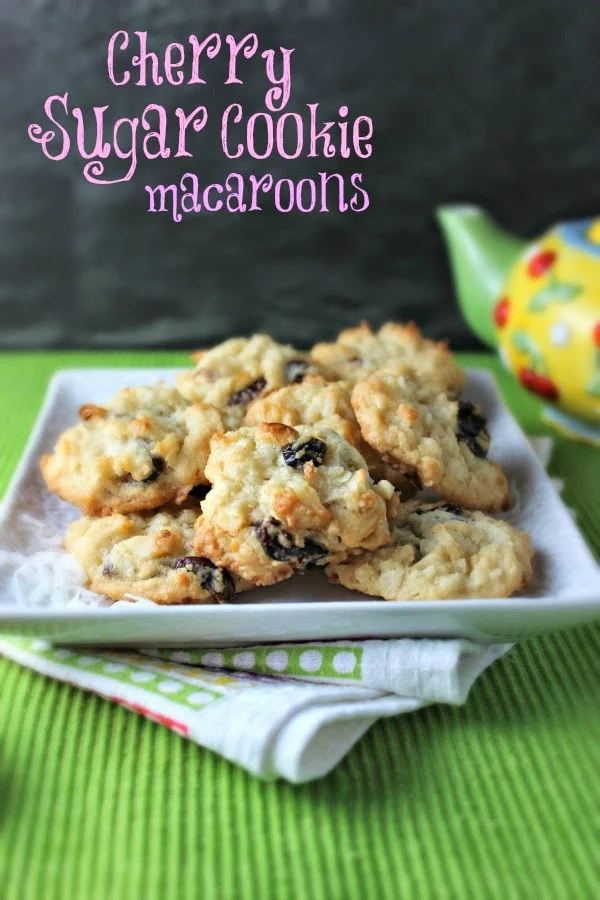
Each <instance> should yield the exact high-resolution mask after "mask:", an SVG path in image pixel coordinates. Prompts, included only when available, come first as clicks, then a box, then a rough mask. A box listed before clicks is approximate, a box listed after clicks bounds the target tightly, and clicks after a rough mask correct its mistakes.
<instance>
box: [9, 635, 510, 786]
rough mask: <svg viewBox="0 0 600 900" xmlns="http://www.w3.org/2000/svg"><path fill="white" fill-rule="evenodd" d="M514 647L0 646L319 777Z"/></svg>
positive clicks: (462, 695)
mask: <svg viewBox="0 0 600 900" xmlns="http://www.w3.org/2000/svg"><path fill="white" fill-rule="evenodd" d="M510 646H511V645H510V644H492V645H479V644H476V643H473V642H471V641H466V640H430V639H419V640H413V639H409V638H405V639H401V640H385V641H378V640H370V641H335V642H322V643H309V644H277V645H269V646H258V647H239V648H227V649H215V650H207V649H202V650H185V651H183V650H155V649H150V650H144V651H140V652H129V651H98V652H87V651H85V652H82V651H81V650H78V649H76V648H72V647H71V648H68V647H55V646H53V645H51V644H49V643H48V642H46V641H42V640H38V639H32V638H21V637H18V638H17V637H10V638H2V639H0V653H3V654H4V655H5V656H7V657H9V658H10V659H13V660H14V661H15V662H18V663H20V664H21V665H24V666H28V667H29V668H31V669H35V670H36V671H38V672H41V673H42V674H44V675H48V676H50V677H52V678H56V679H59V680H61V681H66V682H68V683H70V684H72V685H76V686H78V687H81V688H83V689H84V690H88V691H93V692H94V693H97V694H101V695H102V696H104V697H107V698H109V699H110V700H113V701H115V702H117V703H120V704H122V705H124V706H127V707H129V708H130V709H133V710H135V711H136V712H138V713H141V714H142V715H144V716H147V717H148V718H150V719H154V720H155V721H158V722H160V723H161V724H163V725H165V726H166V727H168V728H170V729H172V730H173V731H176V732H178V733H179V734H181V735H183V736H184V737H187V738H189V739H190V740H193V741H195V742H196V743H198V744H200V745H202V746H203V747H207V748H209V749H210V750H213V751H215V752H216V753H219V754H221V755H222V756H224V757H225V758H226V759H228V760H230V761H231V762H233V763H236V764H238V765H240V766H242V767H243V768H245V769H247V770H248V771H249V772H251V773H253V774H254V775H258V776H260V777H261V778H264V779H274V778H284V779H287V780H288V781H291V782H293V783H296V784H300V783H302V782H306V781H311V780H312V779H315V778H320V777H321V776H323V775H325V774H326V773H327V772H329V771H330V770H331V769H332V768H333V767H334V766H335V765H336V764H337V763H338V762H339V761H340V759H342V758H343V757H344V756H345V755H346V753H347V752H348V751H349V750H350V748H351V747H352V746H353V745H354V744H355V743H356V741H357V740H358V739H359V738H360V737H362V735H363V734H364V733H365V732H366V731H367V729H368V728H370V726H371V725H372V724H373V723H374V722H375V721H376V720H377V719H379V718H381V717H383V716H395V715H399V714H401V713H407V712H413V711H414V710H417V709H420V708H421V707H423V706H427V705H429V704H431V703H450V704H456V705H458V704H462V703H464V702H465V700H466V698H467V695H468V693H469V690H470V688H471V685H472V684H473V682H474V681H475V680H476V679H477V677H478V676H479V675H480V674H481V672H483V670H484V669H485V668H487V666H489V665H490V664H491V663H492V662H493V661H494V660H495V659H497V658H498V657H499V656H502V655H503V654H504V653H506V652H507V651H508V650H509V649H510Z"/></svg>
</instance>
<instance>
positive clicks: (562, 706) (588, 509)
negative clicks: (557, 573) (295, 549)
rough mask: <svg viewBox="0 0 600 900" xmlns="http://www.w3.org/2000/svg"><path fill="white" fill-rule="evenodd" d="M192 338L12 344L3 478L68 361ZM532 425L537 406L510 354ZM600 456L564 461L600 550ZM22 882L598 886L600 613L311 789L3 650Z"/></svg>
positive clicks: (4, 876)
mask: <svg viewBox="0 0 600 900" xmlns="http://www.w3.org/2000/svg"><path fill="white" fill-rule="evenodd" d="M184 359H185V357H184V355H183V354H175V353H136V354H122V353H111V354H108V353H102V354H97V355H94V354H90V353H77V354H66V353H52V354H38V353H36V354H14V355H9V354H4V355H0V411H1V413H2V428H0V490H3V489H4V488H5V487H6V484H7V483H8V480H9V478H10V475H11V473H12V470H13V468H14V466H15V464H16V462H17V460H18V457H19V455H20V453H21V450H22V448H23V445H24V442H25V440H26V438H27V435H28V433H29V430H30V428H31V425H32V423H33V420H34V418H35V415H36V412H37V410H38V408H39V405H40V403H41V400H42V395H43V391H44V388H45V385H46V383H47V380H48V377H49V375H50V374H51V373H52V372H53V371H54V370H55V369H56V368H61V367H64V366H82V365H93V366H99V365H107V366H110V365H121V366H125V365H177V364H179V363H181V362H182V361H183V360H184ZM462 360H463V362H466V363H468V364H471V365H473V364H475V365H485V367H486V368H489V369H492V370H493V371H494V372H496V374H497V375H498V378H499V382H500V385H501V388H502V390H503V393H504V396H505V398H506V399H507V401H508V402H509V403H510V405H511V407H512V408H513V410H514V411H515V412H516V413H517V415H518V416H519V418H520V420H521V422H522V424H523V426H524V427H525V428H526V430H528V431H530V432H532V433H533V432H538V433H539V432H541V431H543V430H544V429H543V428H541V427H540V425H539V421H538V413H539V407H538V404H537V402H536V401H535V400H534V399H533V398H530V397H529V396H528V395H526V394H525V392H524V391H522V390H521V388H519V387H518V386H516V385H514V384H513V382H512V381H511V380H510V378H509V376H507V375H506V374H505V373H504V372H502V371H500V368H499V366H498V365H497V363H496V362H495V360H492V359H491V358H490V357H480V356H463V357H462ZM599 463H600V454H599V453H598V452H597V451H594V450H593V449H591V448H589V447H584V446H580V445H575V444H571V443H569V442H567V441H565V440H564V439H558V440H557V442H556V449H555V453H554V457H553V463H552V472H553V474H555V475H557V476H559V477H562V478H564V479H565V482H566V489H565V497H566V500H567V502H568V503H569V504H570V505H571V506H573V507H574V508H575V509H576V511H577V514H578V517H579V522H580V525H581V527H582V529H583V530H584V533H585V534H586V537H587V538H588V540H589V542H590V544H591V546H592V547H593V548H594V550H595V551H596V552H597V553H598V552H600V478H599V474H600V466H599ZM0 670H1V675H2V689H1V691H0V897H1V898H2V900H37V898H40V900H41V898H43V900H54V898H56V900H83V898H85V900H88V898H89V900H121V898H123V900H131V898H134V900H137V898H144V900H154V898H156V900H158V898H160V900H165V898H168V900H179V898H184V900H187V898H215V900H216V898H219V900H271V898H274V900H279V898H282V900H283V898H285V900H338V898H339V900H354V898H357V900H359V898H360V900H370V898H377V900H379V898H381V900H388V898H389V900H412V898H435V900H443V898H448V900H455V898H476V900H479V898H487V897H491V898H496V897H497V898H502V900H506V898H529V897H540V898H542V900H547V898H557V900H567V898H569V900H570V898H577V900H579V898H588V897H589V898H592V897H596V896H597V895H598V883H599V879H600V816H599V812H598V811H599V810H600V777H599V776H598V770H599V765H600V715H599V706H598V689H599V687H600V626H591V627H585V628H576V629H572V630H570V631H567V632H563V633H561V634H555V635H549V636H545V637H542V638H537V639H535V640H532V641H530V642H529V643H527V644H525V645H522V646H520V647H519V648H518V649H517V650H515V651H513V652H512V653H511V654H509V656H508V657H507V658H505V659H503V660H500V661H499V662H498V663H496V664H495V665H494V666H493V667H492V668H491V669H490V670H489V671H488V672H486V673H485V674H484V675H483V677H482V678H481V679H480V680H479V681H478V682H477V684H476V685H475V687H474V689H473V691H472V694H471V696H470V698H469V701H468V703H467V705H466V706H465V707H462V708H460V709H451V708H448V707H442V706H434V707H430V708H428V709H425V710H422V711H421V712H418V713H414V714H412V715H410V716H403V717H401V718H398V719H395V720H385V721H382V722H380V723H378V724H377V725H375V726H374V727H373V729H372V730H371V731H370V732H369V733H368V734H367V736H366V737H365V738H364V739H363V740H362V741H361V742H360V743H359V744H358V745H357V747H356V748H355V749H354V750H353V751H352V752H351V753H350V754H349V756H348V757H347V758H346V759H345V760H344V761H343V762H342V763H341V764H340V765H339V766H338V767H337V769H336V770H335V771H334V772H333V773H332V774H331V775H330V776H328V777H327V778H325V779H323V780H322V781H319V782H315V783H313V784H310V785H306V786H304V787H292V786H290V785H287V784H268V785H265V784H263V783H261V782H259V781H256V780H255V779H253V778H252V777H251V776H249V775H247V774H245V773H244V772H243V771H242V770H240V769H236V768H235V767H233V766H232V765H230V764H229V763H227V762H225V761H224V760H222V759H219V758H217V757H216V756H214V755H213V754H211V753H209V752H208V751H205V750H202V749H200V748H198V747H196V746H194V745H192V744H190V743H188V742H186V741H185V740H184V739H182V738H180V737H178V736H177V735H176V734H173V733H171V732H168V731H167V730H166V729H164V728H161V727H160V726H159V725H155V724H153V723H151V722H148V721H146V720H144V719H142V718H141V717H139V716H136V715H134V714H133V713H130V712H127V711H126V710H124V709H121V708H118V707H116V706H114V705H112V704H110V703H109V702H107V701H104V700H102V699H100V698H99V697H96V696H91V695H88V694H85V693H83V692H82V691H78V690H75V689H73V688H70V687H68V686H66V685H62V684H58V683H54V682H51V681H49V680H47V679H45V678H43V677H41V676H39V675H34V674H33V673H31V672H28V671H24V670H22V669H20V668H19V667H18V666H16V665H14V664H13V663H10V662H8V661H5V660H4V661H2V662H0Z"/></svg>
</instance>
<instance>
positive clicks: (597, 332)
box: [592, 322, 600, 347]
mask: <svg viewBox="0 0 600 900" xmlns="http://www.w3.org/2000/svg"><path fill="white" fill-rule="evenodd" d="M592 340H593V342H594V344H595V345H596V347H600V322H596V324H595V325H594V327H593V328H592Z"/></svg>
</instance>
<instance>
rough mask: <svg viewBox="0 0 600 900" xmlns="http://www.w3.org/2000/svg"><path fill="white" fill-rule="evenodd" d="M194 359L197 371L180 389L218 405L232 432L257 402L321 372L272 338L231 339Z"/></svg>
mask: <svg viewBox="0 0 600 900" xmlns="http://www.w3.org/2000/svg"><path fill="white" fill-rule="evenodd" d="M192 358H193V359H195V360H196V368H195V369H192V370H189V371H186V372H182V373H181V374H180V375H179V376H178V378H177V387H178V389H179V391H180V392H181V393H182V394H183V396H184V397H187V399H188V400H191V401H194V402H197V401H201V402H203V403H211V404H212V405H213V406H216V407H217V408H218V409H219V410H221V412H222V415H223V419H224V421H225V424H226V425H227V428H228V429H235V428H239V427H240V425H241V424H242V422H243V419H244V415H245V413H246V406H247V405H248V403H249V402H250V401H251V400H254V399H255V398H256V397H260V396H262V395H263V394H265V393H266V392H267V391H270V390H273V388H278V387H283V386H284V385H286V384H299V383H300V382H301V381H302V380H303V378H304V377H305V376H306V375H308V374H309V373H313V374H316V373H317V367H316V364H314V363H312V362H311V361H310V360H309V358H308V355H307V354H305V353H301V352H300V350H296V348H295V347H291V346H289V345H284V344H278V343H277V342H276V341H274V340H273V339H272V338H270V337H269V336H268V335H266V334H256V335H254V337H251V338H231V339H230V340H228V341H224V343H222V344H219V345H218V346H216V347H213V348H212V349H211V350H206V351H199V352H197V353H195V354H194V355H193V357H192Z"/></svg>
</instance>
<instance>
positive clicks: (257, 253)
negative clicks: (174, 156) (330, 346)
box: [0, 0, 600, 347]
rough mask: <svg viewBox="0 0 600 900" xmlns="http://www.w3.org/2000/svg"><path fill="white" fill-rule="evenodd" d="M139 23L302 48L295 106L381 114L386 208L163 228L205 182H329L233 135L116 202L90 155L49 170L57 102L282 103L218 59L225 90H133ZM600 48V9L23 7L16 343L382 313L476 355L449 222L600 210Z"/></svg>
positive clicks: (208, 142) (12, 200)
mask: <svg viewBox="0 0 600 900" xmlns="http://www.w3.org/2000/svg"><path fill="white" fill-rule="evenodd" d="M118 28H124V29H126V30H128V31H130V32H133V31H134V30H146V31H148V32H149V33H150V35H151V37H152V42H153V43H152V46H154V47H160V46H164V45H166V44H167V43H168V42H169V41H171V40H179V41H180V42H185V41H186V39H187V36H188V35H189V34H190V33H191V32H193V33H197V34H199V35H206V34H208V33H209V32H210V31H213V30H218V31H219V32H220V33H221V34H226V33H228V32H231V33H233V34H235V35H236V36H241V35H243V34H244V33H246V32H247V31H256V32H257V33H258V35H259V37H260V39H261V44H264V45H265V46H269V47H279V46H280V45H281V46H285V47H294V48H295V53H294V55H293V57H292V63H293V69H292V71H293V96H292V100H291V101H290V104H289V106H288V110H290V111H293V110H298V111H302V110H304V104H306V103H309V102H317V101H319V102H320V103H321V106H322V110H323V112H324V113H328V114H330V115H331V114H333V115H335V112H336V110H337V108H338V107H339V105H341V104H342V103H345V104H347V105H348V106H349V107H350V110H351V113H353V114H355V115H356V114H359V113H364V114H368V115H371V116H372V117H373V119H374V124H375V136H374V154H373V156H372V157H371V159H369V160H366V161H363V162H362V165H361V166H360V169H361V170H362V171H363V173H364V180H365V184H366V186H367V187H368V190H369V193H370V196H371V206H370V208H369V209H368V211H367V212H365V213H363V214H360V215H358V214H354V215H353V214H349V213H348V214H343V215H342V214H336V213H329V214H327V215H319V214H316V213H313V214H310V215H303V214H301V213H291V214H289V215H282V214H278V213H274V212H269V211H264V212H262V213H254V214H244V215H231V214H227V213H220V214H213V215H203V214H199V215H191V216H188V217H184V220H183V221H182V222H181V223H179V224H175V223H174V222H172V221H171V220H170V219H169V218H168V217H167V216H166V215H150V214H148V213H147V212H146V211H145V209H146V206H147V198H146V195H145V191H144V184H145V183H146V182H147V181H151V182H153V183H156V182H158V181H164V182H166V183H168V182H169V181H171V180H173V179H174V178H176V177H177V174H180V173H181V172H182V171H185V170H186V169H190V170H192V171H195V172H197V173H198V175H199V176H200V179H201V181H203V182H204V181H205V182H206V183H208V182H210V181H217V180H219V179H223V178H224V177H225V175H226V174H227V173H228V172H229V171H231V170H232V169H234V170H237V171H241V172H246V173H248V172H251V171H252V172H255V173H256V174H262V173H263V172H265V171H271V172H273V173H274V174H276V175H278V176H279V177H283V176H287V177H290V178H294V179H298V178H301V177H304V176H310V175H312V174H313V173H314V172H315V171H319V169H320V168H323V167H322V165H320V161H318V160H310V159H306V158H304V159H299V160H296V161H294V162H284V161H281V160H277V159H275V160H273V161H272V162H265V163H260V162H255V161H252V160H246V161H245V162H244V163H243V164H241V165H237V164H236V163H233V162H231V161H228V160H226V159H225V157H224V156H223V155H222V152H221V149H220V145H219V141H218V139H217V138H216V135H215V134H214V133H212V134H211V135H204V137H203V139H202V141H199V142H198V144H197V145H195V146H197V147H198V151H199V152H198V155H197V156H196V157H195V158H194V159H193V160H187V161H184V162H185V165H184V166H183V167H182V166H181V160H166V161H161V162H159V163H152V164H149V165H148V164H143V163H141V164H140V167H139V169H138V175H137V177H136V179H135V181H133V182H130V183H125V184H119V185H115V186H114V187H102V188H99V187H92V186H90V185H88V184H87V183H86V182H85V181H84V179H83V176H82V175H81V165H82V164H81V161H80V160H78V159H77V158H75V157H74V156H72V157H70V158H69V159H67V160H65V161H63V162H62V163H54V162H50V161H49V160H47V159H46V158H45V157H43V156H42V154H41V151H40V148H39V147H38V146H37V145H35V144H33V143H32V142H30V141H29V140H28V138H27V136H26V129H27V125H28V124H29V123H30V122H40V123H41V122H43V121H44V117H43V113H42V106H43V102H44V100H45V98H46V97H47V96H48V94H51V93H63V92H64V91H69V92H70V97H71V104H72V105H79V106H81V107H82V108H83V109H84V110H88V109H91V107H92V106H94V105H101V104H106V103H109V104H110V105H111V109H112V110H113V112H114V114H115V116H119V115H125V116H132V115H135V114H139V113H141V111H142V109H143V107H144V105H145V104H146V103H148V102H157V103H162V104H164V105H166V106H170V107H175V106H177V105H182V106H183V107H185V108H190V109H191V108H193V106H195V105H196V104H197V103H200V102H206V103H207V105H208V106H209V110H210V111H211V112H213V113H214V115H215V119H216V118H217V117H218V114H219V113H220V111H221V110H222V109H223V108H224V107H225V106H226V105H227V104H228V103H229V102H232V100H237V99H240V101H241V102H242V103H244V105H245V106H247V108H248V109H251V110H252V111H255V110H258V109H262V108H263V95H264V90H265V80H264V74H263V73H262V72H261V70H260V67H259V65H256V66H255V67H254V68H251V67H249V68H248V69H245V70H244V71H245V73H246V75H247V77H248V81H247V83H246V84H245V85H244V88H243V89H241V88H231V87H225V86H224V85H223V81H224V77H223V75H222V67H219V65H218V63H217V61H214V62H213V63H212V64H211V67H210V69H208V68H207V70H206V71H207V76H206V77H207V81H208V82H209V83H208V84H207V86H206V87H205V88H200V89H199V88H192V87H188V88H185V87H181V88H173V87H170V86H168V85H167V86H163V87H161V88H155V87H149V88H140V87H131V88H129V87H126V88H116V87H114V86H112V85H111V84H110V82H109V81H108V78H107V74H106V62H105V59H106V43H107V41H108V38H109V37H110V35H111V34H112V33H113V32H114V31H115V30H117V29H118ZM599 48H600V5H599V4H598V2H597V0H579V2H577V3H573V4H568V3H566V2H565V0H545V2H539V0H536V2H534V0H529V2H527V3H523V2H515V0H419V2H416V0H415V2H399V0H395V2H389V3H382V2H372V3H367V2H364V0H362V2H361V0H304V2H298V3H294V2H285V0H219V2H217V0H212V2H208V3H202V2H201V0H195V2H192V0H110V2H109V0H44V2H40V0H19V2H16V0H3V2H0V71H1V76H2V77H1V82H0V84H1V87H0V101H1V103H0V344H1V345H2V346H4V347H28V346H29V347H33V346H61V347H66V346H96V347H108V346H118V347H126V346H133V345H138V346H163V347H167V346H180V345H181V346H183V345H189V344H194V343H206V342H210V341H214V340H218V339H222V338H224V337H226V336H228V335H230V334H231V333H234V332H237V333H247V332H251V331H255V330H267V331H270V332H271V333H272V334H274V335H275V336H276V337H278V338H280V339H285V340H294V341H295V342H297V343H299V344H308V343H309V342H311V341H313V340H314V339H316V338H326V337H329V336H332V335H333V334H334V333H335V332H336V330H337V329H339V328H340V327H343V326H345V325H348V324H350V323H353V322H355V321H356V320H358V319H359V318H360V317H365V316H366V317H369V318H370V319H372V320H373V321H374V322H376V323H377V322H380V321H383V320H385V319H387V318H392V317H393V318H407V317H410V318H414V319H416V320H417V321H418V322H419V323H420V324H421V325H422V326H423V327H424V329H425V330H426V331H427V332H428V333H429V334H431V335H433V336H442V335H447V336H450V337H451V339H452V340H453V343H454V345H455V346H458V347H468V346H476V342H475V341H474V339H473V338H472V337H471V336H470V335H469V333H468V331H467V329H466V327H465V325H464V324H463V323H462V321H461V319H460V317H459V315H458V313H457V311H456V307H455V304H454V300H453V296H452V290H451V287H450V283H449V279H448V274H447V268H446V261H445V255H444V252H443V248H442V244H441V241H440V238H439V235H438V233H437V230H436V227H435V225H434V223H433V219H432V210H433V208H434V207H435V205H436V204H437V203H439V202H441V201H448V200H469V201H476V202H480V203H482V204H484V205H487V206H488V207H489V209H490V210H493V211H494V213H495V214H496V216H497V217H498V218H500V219H501V221H503V222H504V223H505V224H506V225H507V226H509V227H512V228H513V229H515V230H520V231H521V232H523V233H525V234H528V233H531V234H533V233H535V231H536V230H538V229H541V228H542V227H543V226H544V225H545V224H549V223H550V222H552V221H553V220H554V219H555V218H557V217H566V216H571V215H578V214H582V213H598V212H599V211H600V103H599V98H600V88H599V85H600V50H599ZM201 91H202V92H203V93H202V94H201V93H200V92H201ZM232 91H234V92H235V94H232ZM336 165H337V163H336ZM355 170H357V165H356V162H355V161H349V162H348V163H344V164H343V166H341V167H339V171H346V172H348V171H355Z"/></svg>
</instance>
